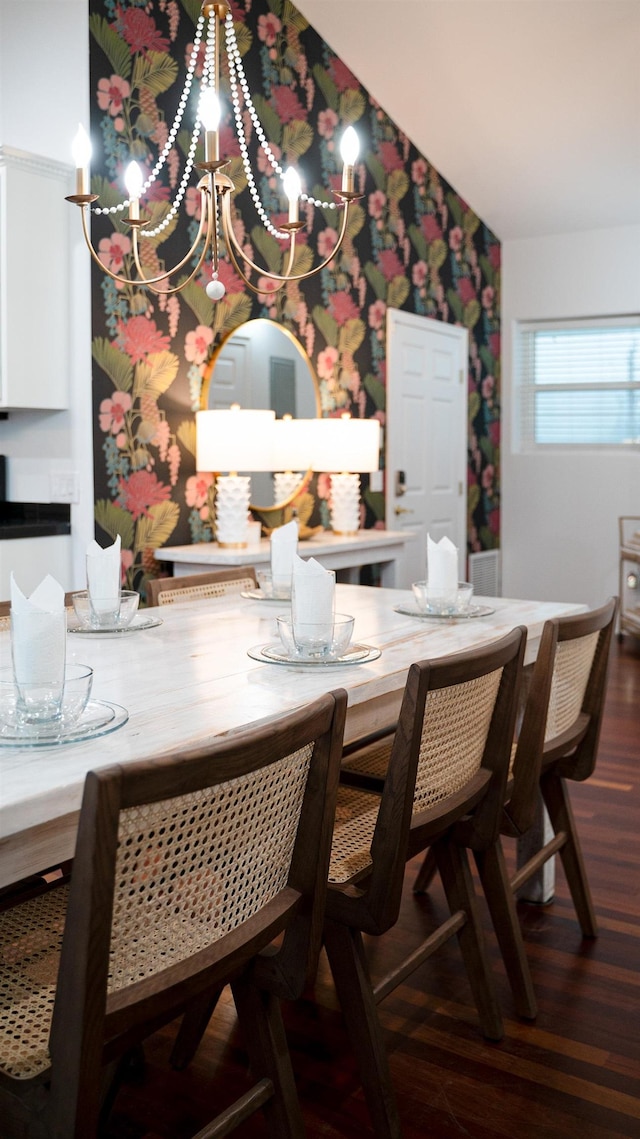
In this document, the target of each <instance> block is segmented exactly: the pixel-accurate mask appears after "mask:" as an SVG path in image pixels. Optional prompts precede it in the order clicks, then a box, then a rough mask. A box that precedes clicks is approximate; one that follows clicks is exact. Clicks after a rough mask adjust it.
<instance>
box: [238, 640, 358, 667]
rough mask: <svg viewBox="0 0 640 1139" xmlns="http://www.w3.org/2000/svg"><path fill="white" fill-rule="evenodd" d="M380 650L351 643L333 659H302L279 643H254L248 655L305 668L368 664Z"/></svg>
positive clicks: (272, 662)
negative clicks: (293, 655)
mask: <svg viewBox="0 0 640 1139" xmlns="http://www.w3.org/2000/svg"><path fill="white" fill-rule="evenodd" d="M380 652H381V650H380V649H374V648H372V646H371V645H351V646H350V647H349V648H348V649H347V651H346V653H343V654H342V656H339V657H336V658H335V659H334V660H327V659H325V658H322V659H318V660H302V659H301V658H300V657H291V656H289V655H288V654H287V653H286V652H285V650H284V649H283V648H282V646H281V645H261V646H260V645H256V647H255V648H253V649H249V650H248V655H249V656H250V657H251V659H252V660H259V661H261V662H262V664H296V665H304V667H305V668H306V667H307V666H308V665H311V667H312V668H317V667H318V665H320V667H322V668H328V667H329V666H331V665H334V664H368V663H369V661H372V660H377V659H378V657H379V656H380Z"/></svg>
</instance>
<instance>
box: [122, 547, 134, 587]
mask: <svg viewBox="0 0 640 1139" xmlns="http://www.w3.org/2000/svg"><path fill="white" fill-rule="evenodd" d="M132 565H133V550H121V551H120V584H121V585H124V584H125V583H126V580H127V570H130V569H131V567H132Z"/></svg>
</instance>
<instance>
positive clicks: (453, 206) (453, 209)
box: [447, 190, 462, 226]
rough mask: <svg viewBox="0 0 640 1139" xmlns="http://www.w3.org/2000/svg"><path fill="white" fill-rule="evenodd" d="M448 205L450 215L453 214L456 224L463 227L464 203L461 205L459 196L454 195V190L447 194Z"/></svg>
mask: <svg viewBox="0 0 640 1139" xmlns="http://www.w3.org/2000/svg"><path fill="white" fill-rule="evenodd" d="M447 205H448V207H449V213H450V214H451V217H452V218H453V220H454V222H455V223H456V225H460V226H461V225H462V203H461V201H460V198H459V197H458V195H457V194H454V192H453V190H451V191H450V192H449V193H448V194H447Z"/></svg>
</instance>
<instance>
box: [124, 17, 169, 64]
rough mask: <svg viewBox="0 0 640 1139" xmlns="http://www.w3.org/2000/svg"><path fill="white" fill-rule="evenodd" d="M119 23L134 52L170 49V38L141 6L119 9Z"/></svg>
mask: <svg viewBox="0 0 640 1139" xmlns="http://www.w3.org/2000/svg"><path fill="white" fill-rule="evenodd" d="M118 24H119V27H120V29H121V32H122V36H123V38H124V39H125V40H126V41H127V43H128V44H129V47H130V48H131V51H132V52H136V51H141V52H143V53H144V54H146V53H147V52H148V51H168V50H169V40H168V39H167V38H166V36H163V35H162V34H161V33H160V32H159V31H158V29H157V27H156V22H155V20H154V19H152V17H151V16H148V15H147V13H146V12H143V11H142V9H141V8H127V9H126V10H125V11H124V12H123V11H122V9H121V8H119V9H118Z"/></svg>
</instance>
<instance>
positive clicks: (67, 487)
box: [50, 471, 80, 503]
mask: <svg viewBox="0 0 640 1139" xmlns="http://www.w3.org/2000/svg"><path fill="white" fill-rule="evenodd" d="M50 482H51V501H52V502H71V503H76V502H79V501H80V476H79V474H78V471H52V472H51V475H50Z"/></svg>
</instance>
